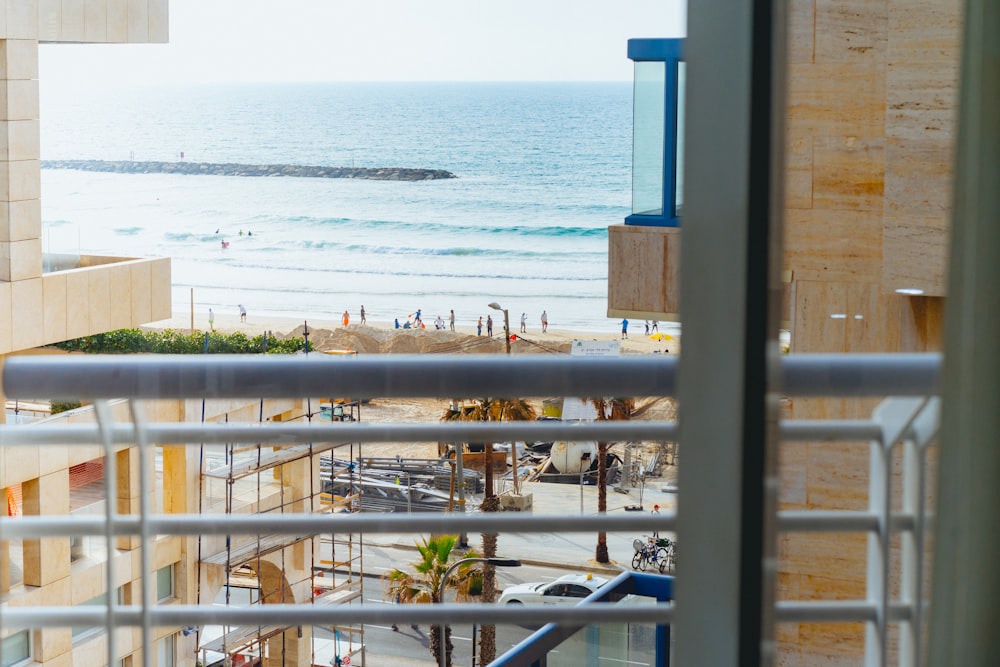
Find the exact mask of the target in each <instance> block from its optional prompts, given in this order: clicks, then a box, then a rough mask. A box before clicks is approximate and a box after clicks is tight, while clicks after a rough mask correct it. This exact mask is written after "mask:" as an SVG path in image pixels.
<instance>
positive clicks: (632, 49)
mask: <svg viewBox="0 0 1000 667" xmlns="http://www.w3.org/2000/svg"><path fill="white" fill-rule="evenodd" d="M628 57H629V60H632V61H634V62H664V63H667V66H666V79H665V82H664V87H663V88H664V90H663V94H664V98H665V99H664V110H665V113H664V118H663V123H664V132H663V136H664V146H663V191H662V196H663V202H662V204H663V206H662V211H663V213H662V214H661V215H635V214H633V215H630V216H628V217H626V218H625V224H626V225H646V226H656V227H679V226H680V224H681V219H680V217H679V216H677V201H676V192H677V160H676V154H677V63H678V62H679V61H681V60H683V59H684V40H683V39H630V40H628Z"/></svg>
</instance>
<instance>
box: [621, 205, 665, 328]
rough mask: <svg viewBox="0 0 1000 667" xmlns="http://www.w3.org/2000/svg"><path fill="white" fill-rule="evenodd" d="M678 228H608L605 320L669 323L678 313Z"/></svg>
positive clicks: (633, 226)
mask: <svg viewBox="0 0 1000 667" xmlns="http://www.w3.org/2000/svg"><path fill="white" fill-rule="evenodd" d="M679 267H680V228H677V227H642V226H638V225H612V226H611V227H609V228H608V316H609V317H644V318H650V319H669V318H671V317H676V316H677V313H679V312H680V289H679V288H680V280H679Z"/></svg>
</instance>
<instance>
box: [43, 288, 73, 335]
mask: <svg viewBox="0 0 1000 667" xmlns="http://www.w3.org/2000/svg"><path fill="white" fill-rule="evenodd" d="M42 297H43V298H44V299H45V302H44V303H45V328H44V331H43V335H44V339H45V340H46V341H59V340H66V338H67V336H66V312H67V309H66V276H65V275H60V274H58V273H52V274H48V275H45V276H42Z"/></svg>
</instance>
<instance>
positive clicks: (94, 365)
mask: <svg viewBox="0 0 1000 667" xmlns="http://www.w3.org/2000/svg"><path fill="white" fill-rule="evenodd" d="M940 365H941V355H939V354H816V355H804V354H800V355H790V356H786V357H783V358H782V360H781V386H782V387H783V388H784V393H785V394H786V395H789V396H888V395H897V396H899V395H907V396H924V395H936V394H937V393H938V391H939V384H940V382H939V374H940ZM676 371H677V360H676V358H675V357H672V356H668V355H665V356H659V357H650V356H646V355H642V356H639V355H636V356H635V357H634V358H633V357H617V358H601V357H595V358H583V359H581V358H573V359H570V358H569V357H568V356H566V357H555V356H552V357H547V356H546V357H539V356H536V355H532V356H531V358H528V357H523V358H522V357H520V356H518V357H511V358H509V359H508V358H499V357H497V356H496V355H398V356H397V355H393V356H392V358H391V359H387V358H384V357H382V356H381V355H372V356H369V357H359V358H358V359H357V360H355V361H354V362H353V363H350V364H341V363H337V360H335V359H330V358H325V355H324V357H318V356H315V355H313V356H308V357H306V356H295V357H276V356H260V355H254V356H240V355H221V354H220V355H209V356H203V355H149V356H146V355H134V356H123V355H92V356H84V357H79V356H74V357H67V356H19V357H13V358H11V359H9V360H8V361H7V362H6V363H5V364H4V369H3V388H4V391H5V393H6V394H7V395H8V396H9V397H10V398H15V399H24V398H38V397H45V398H51V399H68V400H76V399H85V400H96V399H99V398H120V397H126V396H127V397H130V398H147V399H161V398H163V399H166V398H216V397H228V398H254V399H258V398H260V397H261V396H268V397H272V398H282V397H283V398H291V397H301V396H321V395H326V394H328V393H330V392H331V391H338V390H341V389H344V390H347V389H349V391H350V393H351V395H352V396H355V397H357V398H394V397H430V396H438V397H449V396H482V395H487V396H505V395H509V396H515V395H516V396H520V397H524V396H577V397H585V396H609V395H613V396H674V395H675V391H676Z"/></svg>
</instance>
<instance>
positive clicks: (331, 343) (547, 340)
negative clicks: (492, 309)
mask: <svg viewBox="0 0 1000 667" xmlns="http://www.w3.org/2000/svg"><path fill="white" fill-rule="evenodd" d="M496 319H500V320H501V322H500V324H499V326H498V324H497V322H496ZM502 320H503V318H502V317H500V318H494V324H493V338H492V339H491V338H489V337H487V336H486V329H485V327H484V329H483V335H482V336H477V335H476V329H475V327H474V326H471V327H470V326H461V325H456V331H449V330H447V329H445V330H435V329H434V325H433V323H432V322H431V321H427V320H425V323H426V324H427V326H428V328H427V329H395V328H394V327H393V323H392V322H375V321H372V320H369V321H368V323H367V324H364V325H362V324H359V323H358V320H357V319H356V317H355V316H354V315H352V317H351V322H350V325H349V326H348V327H346V328H345V327H344V326H343V324H342V323H341V322H340V321H339V320H329V319H326V320H324V319H319V318H311V317H308V316H305V317H303V318H302V319H298V318H291V317H271V316H257V315H254V313H253V312H250V313H248V315H247V321H246V322H241V321H240V315H239V311H238V310H237V309H235V308H234V309H233V312H232V313H226V314H221V313H215V329H216V331H220V332H223V333H231V332H235V331H241V332H243V333H245V334H246V335H248V336H259V335H261V334H262V333H264V332H265V331H271V332H273V333H274V334H275V335H277V336H278V337H279V338H284V337H287V336H289V335H296V336H301V334H302V327H303V324H304V323H306V322H308V324H309V330H310V342H311V343H312V344H313V346H314V347H315V349H318V350H331V349H351V350H356V351H357V352H359V353H370V354H377V353H394V354H411V353H425V352H429V353H468V352H472V353H490V352H502V351H504V340H503V338H504V337H503V323H502ZM193 324H194V330H196V331H206V330H208V314H207V313H196V314H195V318H194V323H193ZM191 325H192V321H191V316H190V314H187V313H176V312H175V313H174V316H173V317H171V318H170V319H168V320H161V321H159V322H152V323H150V324H149V325H147V326H145V327H143V328H145V329H177V330H179V331H190V330H191ZM615 326H617V325H615ZM518 327H519V324H517V323H514V322H512V323H511V333H512V334H515V335H517V336H518V340H512V341H511V353H512V354H522V353H553V354H559V353H563V354H565V353H567V352H569V348H570V344H571V343H572V342H573V341H574V340H584V341H591V340H600V341H610V340H619V339H620V330H619V331H608V332H606V333H601V332H590V331H568V330H565V329H554V328H552V327H549V330H548V331H547V332H546V333H542V332H541V329H540V327H539V325H538V324H537V323H536V324H534V325H531V324H529V326H528V331H527V333H524V334H520V333H517V328H518ZM643 332H644V326H643V323H642V322H641V321H639V322H631V323H630V326H629V333H630V337H629V338H627V339H624V340H621V346H622V347H621V349H622V353H623V354H677V353H678V352H679V351H680V341H679V340H678V339H671V338H670V337H669V336H668V335H667V334H666V333H663V336H664V338H665V340H650V338H649V337H648V336H646V335H645V334H644V333H643Z"/></svg>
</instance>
